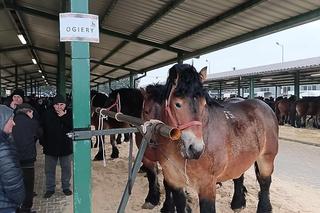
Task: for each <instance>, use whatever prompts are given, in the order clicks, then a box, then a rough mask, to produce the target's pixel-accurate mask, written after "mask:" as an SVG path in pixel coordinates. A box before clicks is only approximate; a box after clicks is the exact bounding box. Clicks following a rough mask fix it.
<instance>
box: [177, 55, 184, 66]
mask: <svg viewBox="0 0 320 213" xmlns="http://www.w3.org/2000/svg"><path fill="white" fill-rule="evenodd" d="M177 59H178V60H177V62H178V64H183V54H182V53H178V58H177Z"/></svg>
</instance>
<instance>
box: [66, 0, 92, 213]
mask: <svg viewBox="0 0 320 213" xmlns="http://www.w3.org/2000/svg"><path fill="white" fill-rule="evenodd" d="M71 12H75V13H88V0H71ZM89 56H90V54H89V43H88V42H71V65H72V96H73V97H72V105H73V110H72V111H73V127H74V128H75V129H77V128H85V129H86V128H87V129H89V128H90V83H89V82H90V59H89ZM73 151H74V156H73V187H74V189H73V190H74V195H73V205H74V206H73V207H74V208H73V211H74V212H76V213H90V212H92V207H91V142H90V140H78V141H74V143H73Z"/></svg>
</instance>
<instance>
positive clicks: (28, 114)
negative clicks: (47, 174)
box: [12, 103, 40, 213]
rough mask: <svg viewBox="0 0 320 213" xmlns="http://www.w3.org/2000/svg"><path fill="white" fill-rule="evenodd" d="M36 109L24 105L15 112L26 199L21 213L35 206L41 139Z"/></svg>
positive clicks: (14, 129)
mask: <svg viewBox="0 0 320 213" xmlns="http://www.w3.org/2000/svg"><path fill="white" fill-rule="evenodd" d="M33 112H34V109H33V107H32V106H31V105H30V104H27V103H22V104H20V105H18V106H17V108H16V109H15V111H14V114H15V116H14V122H15V123H16V125H15V126H14V127H13V130H12V136H13V140H14V144H15V146H16V148H17V151H18V156H19V161H20V165H21V168H22V171H23V179H24V185H25V190H26V197H25V199H24V201H23V204H22V205H21V207H20V209H19V213H30V212H33V211H31V208H32V205H33V189H34V162H35V161H36V156H37V150H36V141H37V139H38V138H39V132H40V131H39V123H38V120H36V119H33Z"/></svg>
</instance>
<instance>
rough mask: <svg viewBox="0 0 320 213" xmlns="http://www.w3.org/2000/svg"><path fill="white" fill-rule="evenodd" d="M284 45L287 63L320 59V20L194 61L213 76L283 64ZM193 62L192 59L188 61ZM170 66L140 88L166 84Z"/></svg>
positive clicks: (144, 80)
mask: <svg viewBox="0 0 320 213" xmlns="http://www.w3.org/2000/svg"><path fill="white" fill-rule="evenodd" d="M276 42H278V43H279V44H281V45H283V49H284V61H293V60H298V59H305V58H311V57H318V56H320V21H315V22H311V23H308V24H305V25H301V26H298V27H295V28H291V29H288V30H284V31H281V32H278V33H274V34H271V35H268V36H265V37H261V38H258V39H255V40H251V41H248V42H245V43H242V44H238V45H235V46H232V47H229V48H226V49H223V50H219V51H215V52H212V53H209V54H206V55H202V56H200V58H199V59H193V64H194V66H195V68H196V69H197V70H200V69H201V68H202V67H204V66H209V74H212V73H218V72H224V71H230V70H232V69H233V67H235V68H236V69H243V68H248V67H255V66H262V65H267V64H274V63H279V62H281V60H282V48H281V46H279V45H277V44H276ZM184 63H189V64H191V63H192V60H191V59H190V60H187V61H184ZM171 66H172V65H170V66H166V67H164V68H160V69H157V70H153V71H150V72H148V73H147V76H146V77H144V78H142V79H141V82H140V86H145V85H147V84H151V83H157V82H164V81H165V80H166V77H167V72H168V69H169V68H170V67H171Z"/></svg>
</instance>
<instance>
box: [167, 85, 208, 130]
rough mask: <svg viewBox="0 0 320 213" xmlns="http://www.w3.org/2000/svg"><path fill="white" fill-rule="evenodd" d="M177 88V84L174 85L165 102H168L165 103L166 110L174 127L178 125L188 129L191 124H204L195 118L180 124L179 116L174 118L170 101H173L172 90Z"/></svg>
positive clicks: (181, 128) (180, 128)
mask: <svg viewBox="0 0 320 213" xmlns="http://www.w3.org/2000/svg"><path fill="white" fill-rule="evenodd" d="M175 88H176V86H175V85H173V86H172V88H171V90H170V93H169V97H168V98H167V99H166V102H165V104H166V105H165V112H166V114H167V115H168V117H169V119H170V120H171V122H172V123H173V124H174V127H176V128H177V129H179V130H184V129H187V128H189V127H191V126H202V122H201V121H197V120H194V121H190V122H187V123H185V124H179V123H178V119H177V118H176V119H174V117H173V115H172V111H171V109H170V106H169V103H170V101H171V96H172V92H173V91H174V89H175ZM175 117H176V116H175Z"/></svg>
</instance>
